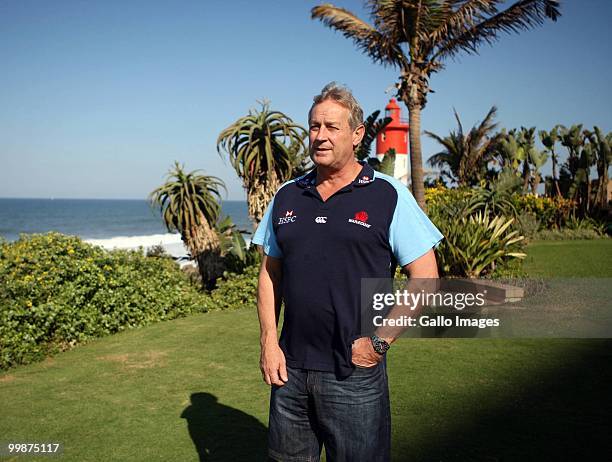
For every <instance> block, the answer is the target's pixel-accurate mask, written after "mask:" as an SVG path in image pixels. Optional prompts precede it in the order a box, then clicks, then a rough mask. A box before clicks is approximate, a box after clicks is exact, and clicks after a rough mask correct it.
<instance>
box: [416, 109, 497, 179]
mask: <svg viewBox="0 0 612 462" xmlns="http://www.w3.org/2000/svg"><path fill="white" fill-rule="evenodd" d="M453 112H454V113H455V119H457V131H456V132H455V131H452V132H450V135H449V136H446V137H444V138H442V137H441V136H438V135H436V134H435V133H432V132H429V131H425V134H426V135H427V136H429V137H431V138H433V139H434V140H436V141H437V142H438V143H440V144H441V145H442V146H443V147H444V151H441V152H439V153H437V154H434V155H433V156H431V157H430V158H429V160H428V161H427V163H428V164H429V165H430V166H431V167H437V168H445V167H447V168H448V169H446V170H442V172H441V174H442V175H443V176H445V177H447V178H449V179H450V180H451V181H456V182H457V184H458V185H459V186H473V185H475V184H478V183H479V182H480V180H482V179H484V178H485V177H486V176H487V172H488V168H487V166H488V164H489V162H490V161H491V160H493V153H494V150H493V148H494V147H495V145H496V143H497V140H498V138H499V135H493V136H490V133H491V132H492V131H493V130H495V129H496V128H497V124H496V123H493V119H494V117H495V115H496V114H497V108H496V107H495V106H493V107H492V108H491V109H490V110H489V112H488V113H487V115H486V117H485V118H484V120H483V121H482V122H481V123H480V124H478V125H477V126H474V127H472V128H471V130H470V131H469V133H468V134H467V135H465V134H464V133H463V125H462V124H461V120H460V119H459V115H458V114H457V111H455V110H454V109H453Z"/></svg>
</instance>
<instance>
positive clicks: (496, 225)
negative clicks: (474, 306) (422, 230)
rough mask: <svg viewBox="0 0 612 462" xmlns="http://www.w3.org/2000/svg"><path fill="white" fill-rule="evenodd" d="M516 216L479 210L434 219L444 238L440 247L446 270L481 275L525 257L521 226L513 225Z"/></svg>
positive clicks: (448, 272)
mask: <svg viewBox="0 0 612 462" xmlns="http://www.w3.org/2000/svg"><path fill="white" fill-rule="evenodd" d="M513 223H514V218H506V217H504V216H503V215H498V216H495V217H492V216H491V214H488V213H484V212H482V211H478V212H477V213H475V214H469V215H464V216H459V217H452V216H446V217H443V218H442V217H440V216H438V219H437V220H435V224H436V226H438V228H439V229H440V231H441V232H442V234H443V235H444V238H445V239H443V240H442V242H441V244H440V246H439V247H438V256H439V260H440V261H439V263H440V268H441V270H442V273H443V274H447V275H453V276H467V277H470V278H476V277H481V276H484V275H487V274H490V273H491V272H493V271H495V270H496V269H497V267H498V266H503V265H504V263H507V262H508V261H509V260H511V259H514V258H525V254H524V253H522V252H521V249H522V246H521V244H522V243H521V241H522V240H523V238H524V237H523V236H520V235H519V233H518V230H516V229H513V228H512V227H511V226H512V224H513Z"/></svg>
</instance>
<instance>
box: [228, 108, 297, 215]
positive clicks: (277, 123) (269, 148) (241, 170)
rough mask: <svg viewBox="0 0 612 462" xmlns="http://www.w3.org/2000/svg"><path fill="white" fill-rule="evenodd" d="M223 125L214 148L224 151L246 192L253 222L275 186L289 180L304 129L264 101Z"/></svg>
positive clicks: (261, 212) (272, 194) (265, 205)
mask: <svg viewBox="0 0 612 462" xmlns="http://www.w3.org/2000/svg"><path fill="white" fill-rule="evenodd" d="M260 104H261V110H256V109H252V110H250V111H249V114H248V115H246V116H244V117H241V118H239V119H238V120H236V121H235V122H234V123H233V124H231V125H230V126H229V127H227V128H225V129H224V130H223V131H222V132H221V133H220V134H219V137H218V138H217V151H218V152H219V154H221V151H222V150H223V151H225V152H226V153H227V154H228V155H229V159H230V163H231V164H232V167H234V170H236V173H237V174H238V176H239V177H240V178H241V179H242V184H243V186H244V188H245V189H246V192H247V203H248V208H249V216H250V217H251V219H252V220H253V222H254V225H255V226H257V224H259V222H260V221H261V219H262V218H263V215H264V213H265V210H266V207H267V205H268V203H269V202H270V200H272V196H274V193H275V192H276V190H277V189H278V188H279V186H280V185H281V184H282V183H283V182H285V181H287V180H289V179H290V178H291V175H292V173H293V171H294V168H295V167H296V165H294V163H295V162H298V160H296V159H299V162H300V163H301V161H302V160H303V155H300V154H299V153H303V152H304V150H305V147H304V139H305V134H306V130H305V129H304V128H303V127H301V126H300V125H298V124H296V123H294V122H293V121H292V120H291V119H290V118H289V117H287V116H286V115H285V114H283V113H282V112H279V111H272V110H270V105H269V103H268V102H267V101H263V102H260Z"/></svg>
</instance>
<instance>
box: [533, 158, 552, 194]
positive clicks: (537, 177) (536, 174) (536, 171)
mask: <svg viewBox="0 0 612 462" xmlns="http://www.w3.org/2000/svg"><path fill="white" fill-rule="evenodd" d="M547 160H548V152H546V151H545V150H544V151H540V150H538V149H536V148H533V149H532V150H530V151H529V162H530V163H531V165H532V166H533V170H532V172H531V180H530V183H531V192H532V193H533V194H535V195H536V196H537V195H538V185H539V184H540V181H541V180H542V175H541V174H540V169H541V168H542V167H543V166H544V164H546V161H547Z"/></svg>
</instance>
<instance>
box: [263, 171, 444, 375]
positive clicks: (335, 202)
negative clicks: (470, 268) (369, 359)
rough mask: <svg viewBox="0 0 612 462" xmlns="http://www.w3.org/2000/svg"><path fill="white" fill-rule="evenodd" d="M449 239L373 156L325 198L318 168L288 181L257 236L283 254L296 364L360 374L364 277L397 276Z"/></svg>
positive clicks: (287, 332)
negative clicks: (356, 347) (355, 357)
mask: <svg viewBox="0 0 612 462" xmlns="http://www.w3.org/2000/svg"><path fill="white" fill-rule="evenodd" d="M442 238H443V236H442V234H441V233H440V231H438V229H437V228H436V227H435V226H434V225H433V223H431V221H430V220H429V218H427V216H426V215H425V214H424V213H423V211H422V210H421V208H420V207H419V206H418V204H417V203H416V201H415V200H414V197H413V196H412V194H411V193H410V191H409V190H408V188H407V187H406V186H405V185H403V184H402V183H401V182H399V181H398V180H396V179H395V178H393V177H390V176H388V175H384V174H381V173H379V172H376V171H374V170H373V169H372V167H370V166H369V165H368V164H367V163H362V169H361V172H360V173H359V175H358V176H357V177H356V178H355V180H354V181H353V182H352V183H350V184H349V185H347V186H346V187H344V188H342V189H340V190H339V191H338V192H336V193H335V194H334V195H332V196H331V197H329V198H328V199H327V200H326V201H323V200H322V198H321V196H320V195H319V193H318V191H317V189H316V169H313V170H312V171H311V172H309V173H307V174H306V175H304V176H302V177H299V178H296V179H294V180H291V181H289V182H287V183H285V184H283V185H282V186H281V187H280V189H279V190H278V191H277V192H276V195H275V196H274V198H273V199H272V201H271V203H270V204H269V205H268V208H267V210H266V213H265V216H264V218H263V219H262V221H261V223H260V224H259V227H258V229H257V231H256V233H255V235H254V236H253V242H254V243H255V244H258V245H263V248H264V251H265V253H266V255H269V256H270V257H275V258H279V259H282V268H283V275H282V296H283V300H284V303H285V314H284V322H283V327H282V332H281V337H280V342H279V343H280V347H281V349H282V350H283V352H284V354H285V359H286V361H287V365H289V366H291V367H295V368H302V369H311V370H320V371H330V372H336V374H338V375H339V376H340V377H344V376H348V375H350V374H351V373H352V371H353V368H354V365H353V364H352V361H351V357H352V354H351V345H352V343H353V341H354V340H355V339H356V338H358V337H359V336H360V332H361V326H360V323H361V313H360V306H361V305H360V294H361V279H362V278H389V277H391V276H392V275H393V273H394V272H395V267H396V265H397V264H399V265H400V266H404V265H407V264H408V263H410V262H412V261H414V260H416V259H417V258H418V257H420V256H422V255H423V254H425V253H426V252H427V251H429V249H431V248H432V247H434V246H436V245H437V244H438V242H439V241H440V240H441V239H442Z"/></svg>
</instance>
